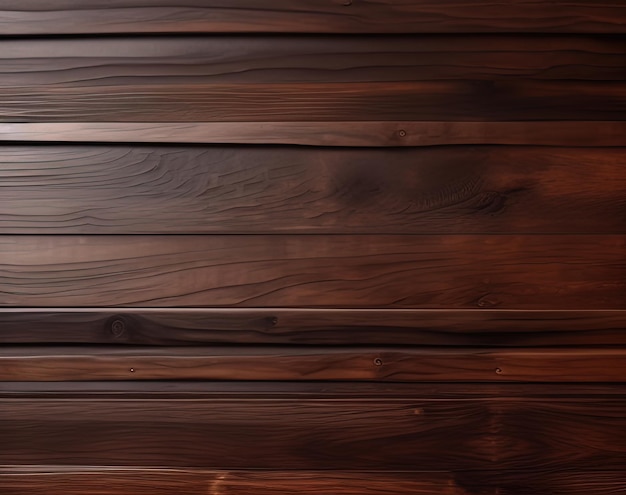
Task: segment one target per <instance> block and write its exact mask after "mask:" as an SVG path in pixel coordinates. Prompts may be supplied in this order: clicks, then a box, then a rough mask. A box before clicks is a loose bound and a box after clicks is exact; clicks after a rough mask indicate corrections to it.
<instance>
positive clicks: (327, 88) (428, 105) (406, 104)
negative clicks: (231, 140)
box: [0, 59, 626, 122]
mask: <svg viewBox="0 0 626 495" xmlns="http://www.w3.org/2000/svg"><path fill="white" fill-rule="evenodd" d="M130 60H131V61H132V59H130ZM37 79H38V78H37V76H36V75H33V79H32V83H31V85H30V86H28V85H20V86H14V87H0V99H1V100H2V102H3V105H2V107H0V121H2V122H68V121H69V122H91V121H95V122H112V121H116V122H192V121H200V122H202V121H218V122H238V121H260V122H277V121H278V122H280V121H287V122H289V121H296V122H298V121H303V120H309V121H328V120H348V121H371V120H383V121H384V120H389V121H395V120H433V121H449V120H458V121H467V122H472V121H516V120H544V121H546V120H600V121H602V120H620V119H621V118H622V117H623V115H624V112H626V87H624V85H623V84H622V83H621V82H618V81H575V80H532V79H522V78H515V79H507V80H488V81H480V80H475V81H473V80H449V81H445V80H443V81H418V82H371V83H367V82H362V83H352V84H346V83H264V84H253V83H232V84H227V83H221V84H201V83H195V82H190V83H187V82H182V83H181V82H171V83H167V82H164V81H163V80H162V79H160V78H154V80H151V81H143V80H139V81H138V82H135V81H132V80H131V81H129V82H128V83H127V84H124V85H114V84H112V83H109V84H106V83H104V84H101V85H97V86H92V85H85V84H84V83H83V82H82V81H80V80H78V81H69V82H65V83H60V84H57V85H38V84H37ZM573 102H576V104H573Z"/></svg>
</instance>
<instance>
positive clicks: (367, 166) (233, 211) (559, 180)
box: [0, 145, 626, 234]
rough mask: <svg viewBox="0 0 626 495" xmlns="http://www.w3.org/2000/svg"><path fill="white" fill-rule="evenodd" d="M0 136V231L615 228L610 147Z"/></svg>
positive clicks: (618, 196) (619, 170)
mask: <svg viewBox="0 0 626 495" xmlns="http://www.w3.org/2000/svg"><path fill="white" fill-rule="evenodd" d="M0 150H2V158H1V162H2V168H1V169H0V182H1V183H2V184H5V185H8V186H10V187H7V188H6V191H4V192H3V194H2V195H1V196H0V212H1V214H0V229H1V230H2V231H3V232H4V233H27V234H32V233H45V234H47V233H111V234H120V233H125V234H136V233H151V234H158V233H182V234H186V233H224V232H226V233H240V232H244V233H257V232H258V233H268V232H303V233H347V232H354V233H381V232H386V233H405V234H406V233H416V234H424V233H433V232H435V233H452V234H454V233H465V232H477V233H615V234H621V233H624V232H626V200H624V194H623V191H624V190H626V173H625V172H624V170H625V169H624V166H623V165H624V162H625V160H626V152H625V151H624V150H623V149H621V148H539V147H493V146H490V147H487V146H473V147H472V146H454V147H429V148H417V149H376V150H372V149H363V148H359V149H327V148H316V149H309V148H295V147H269V148H268V147H258V146H255V147H246V148H241V147H233V146H230V147H217V146H212V147H162V146H159V147H155V146H137V145H136V146H132V147H131V146H72V147H70V146H28V147H26V146H5V147H2V148H0Z"/></svg>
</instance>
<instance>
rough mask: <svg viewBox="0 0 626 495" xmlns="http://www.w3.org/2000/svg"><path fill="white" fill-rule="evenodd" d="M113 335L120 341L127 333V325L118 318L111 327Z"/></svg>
mask: <svg viewBox="0 0 626 495" xmlns="http://www.w3.org/2000/svg"><path fill="white" fill-rule="evenodd" d="M110 330H111V334H112V335H113V337H115V338H116V339H119V338H120V337H122V336H123V335H124V333H125V332H126V323H125V322H124V320H122V319H121V318H116V319H115V320H113V321H112V322H111V325H110Z"/></svg>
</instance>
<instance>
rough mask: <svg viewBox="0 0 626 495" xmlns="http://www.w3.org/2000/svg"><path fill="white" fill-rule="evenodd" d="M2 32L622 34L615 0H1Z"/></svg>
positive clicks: (620, 4)
mask: <svg viewBox="0 0 626 495" xmlns="http://www.w3.org/2000/svg"><path fill="white" fill-rule="evenodd" d="M0 9H1V10H0V34H5V35H6V34H8V35H23V34H38V35H40V34H93V33H166V32H187V33H189V32H208V33H216V32H285V33H294V32H300V33H399V32H409V33H433V32H434V33H439V32H446V33H450V32H452V33H454V32H463V33H467V32H539V33H545V32H548V33H550V32H557V33H576V32H583V33H607V32H608V33H611V32H617V33H624V32H625V28H624V21H623V20H624V17H625V16H626V12H625V6H624V3H623V2H622V1H621V0H604V1H603V2H601V3H598V2H594V1H593V0H541V1H530V0H515V1H509V2H505V3H489V2H484V1H482V0H470V1H468V0H464V1H460V0H452V1H446V2H440V1H435V0H418V1H416V0H377V1H375V2H359V1H351V0H329V1H321V0H299V1H298V2H297V3H295V4H294V2H292V1H290V0H272V1H269V2H268V1H266V2H263V4H262V5H260V4H259V2H258V1H254V0H211V1H206V0H187V1H186V2H185V4H184V5H180V4H178V3H174V2H168V1H166V0H107V1H105V0H90V1H89V2H88V3H86V2H85V1H84V0H83V1H81V0H47V1H46V3H45V5H43V4H42V3H41V2H40V1H38V0H2V2H0Z"/></svg>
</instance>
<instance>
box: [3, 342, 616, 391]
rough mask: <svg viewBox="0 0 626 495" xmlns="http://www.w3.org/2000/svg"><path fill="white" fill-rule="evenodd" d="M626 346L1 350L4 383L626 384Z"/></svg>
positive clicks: (17, 347) (32, 348)
mask: <svg viewBox="0 0 626 495" xmlns="http://www.w3.org/2000/svg"><path fill="white" fill-rule="evenodd" d="M624 373H626V350H625V349H622V348H604V347H594V348H592V349H587V348H582V349H581V348H575V347H572V348H556V349H545V348H533V349H498V350H496V349H490V348H487V349H481V348H466V349H457V348H441V347H435V348H421V349H419V348H406V349H401V348H393V347H390V348H378V349H377V348H370V347H361V348H359V347H354V346H352V347H345V348H319V347H302V346H301V347H266V346H264V347H241V346H239V347H224V346H220V347H194V348H189V347H187V348H177V347H161V348H158V349H155V348H152V347H136V348H122V349H120V348H106V347H42V346H11V347H6V348H0V381H11V380H14V381H63V380H94V381H98V380H258V381H263V380H285V381H289V380H338V381H342V380H353V381H399V382H411V381H444V382H445V381H455V382H477V381H483V382H485V381H503V382H507V381H513V382H597V383H602V382H621V381H623V378H624Z"/></svg>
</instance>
